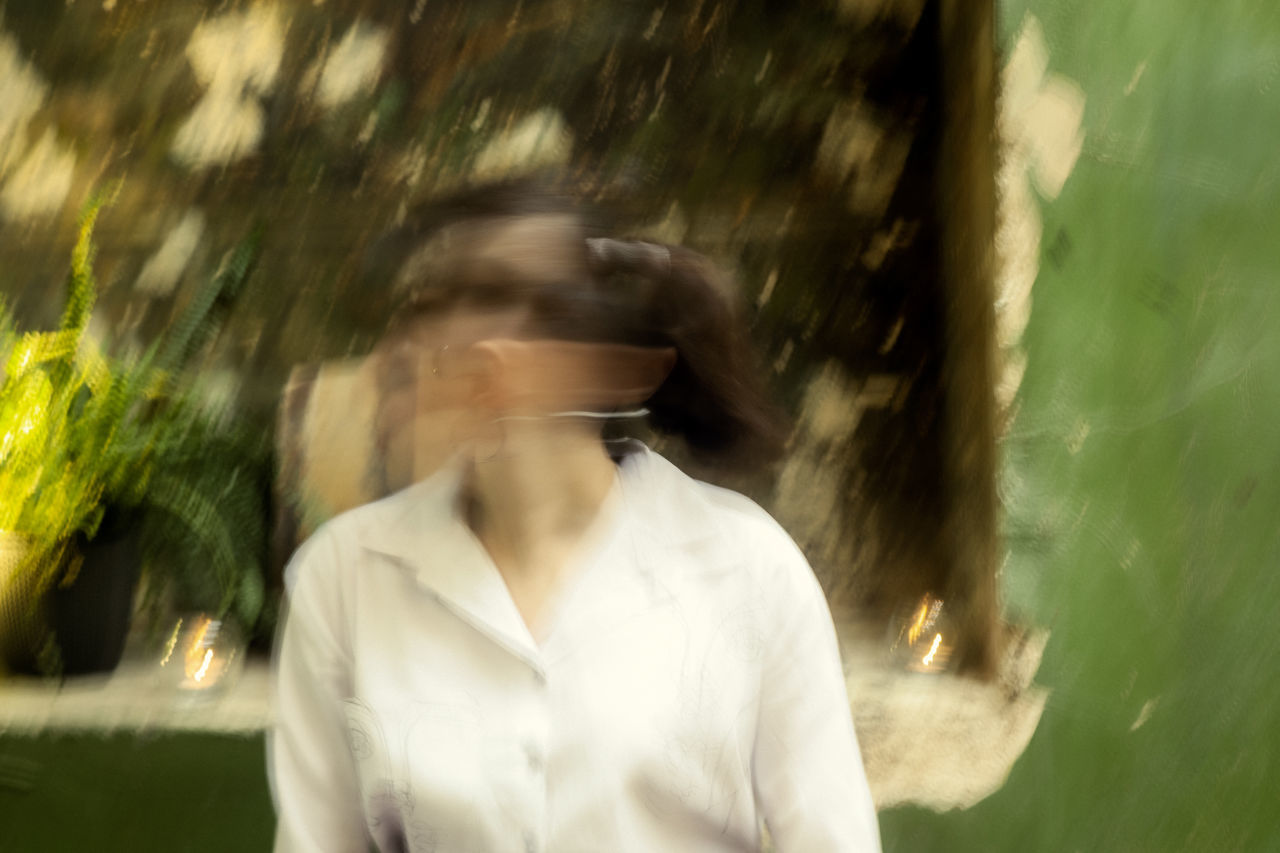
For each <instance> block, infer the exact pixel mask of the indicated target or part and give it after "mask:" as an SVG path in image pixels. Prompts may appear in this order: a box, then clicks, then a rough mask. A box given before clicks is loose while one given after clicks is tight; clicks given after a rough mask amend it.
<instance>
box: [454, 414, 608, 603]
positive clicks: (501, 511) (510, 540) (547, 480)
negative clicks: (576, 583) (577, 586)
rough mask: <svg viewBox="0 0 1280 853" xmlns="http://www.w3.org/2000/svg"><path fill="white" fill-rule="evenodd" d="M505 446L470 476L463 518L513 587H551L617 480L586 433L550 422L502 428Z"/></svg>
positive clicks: (596, 439) (592, 435) (519, 423)
mask: <svg viewBox="0 0 1280 853" xmlns="http://www.w3.org/2000/svg"><path fill="white" fill-rule="evenodd" d="M506 427H507V429H506V436H505V440H504V443H503V447H502V449H501V450H500V452H499V453H497V454H496V455H495V456H494V457H493V458H492V459H488V460H481V461H477V462H476V463H475V464H474V465H473V466H472V467H471V470H470V472H469V475H468V477H467V484H466V490H465V494H466V497H467V504H466V508H467V521H468V524H470V526H471V528H472V530H473V531H474V532H475V534H476V536H477V538H478V539H479V540H480V542H481V543H482V544H483V545H484V546H485V548H486V549H487V550H488V551H489V554H490V556H491V557H492V558H493V560H494V562H495V564H497V566H498V568H499V570H500V571H501V572H502V574H503V576H504V577H505V578H507V580H508V582H509V583H510V582H511V581H512V579H513V578H516V577H519V576H522V575H523V576H537V577H538V581H537V583H538V584H539V585H542V584H543V583H547V584H551V583H554V581H555V579H556V577H557V576H558V573H559V570H560V569H561V568H562V565H563V563H564V561H565V560H566V559H567V557H568V555H569V554H570V553H571V552H572V550H573V549H574V548H575V547H576V546H577V545H578V544H579V542H580V541H581V539H582V537H583V535H584V534H585V533H586V532H587V530H588V528H590V526H591V524H592V522H593V521H594V520H595V519H596V517H597V515H598V514H599V512H600V509H601V507H602V505H603V504H604V501H605V499H606V498H607V497H608V495H609V492H610V490H611V489H612V487H613V482H614V478H615V476H616V473H615V467H614V464H613V461H612V460H611V459H610V458H609V456H608V454H607V453H606V452H605V449H604V446H603V445H602V444H601V442H600V438H599V435H597V434H596V433H595V432H594V431H592V430H591V429H590V428H585V429H577V428H574V427H572V426H570V425H568V424H557V423H554V422H550V421H527V422H525V421H513V422H508V423H507V424H506Z"/></svg>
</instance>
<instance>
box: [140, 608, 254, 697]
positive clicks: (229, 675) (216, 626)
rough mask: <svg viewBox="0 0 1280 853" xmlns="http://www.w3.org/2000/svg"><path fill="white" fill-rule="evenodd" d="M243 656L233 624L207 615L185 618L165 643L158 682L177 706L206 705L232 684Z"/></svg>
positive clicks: (242, 639) (242, 661)
mask: <svg viewBox="0 0 1280 853" xmlns="http://www.w3.org/2000/svg"><path fill="white" fill-rule="evenodd" d="M244 656H245V643H244V637H243V635H242V634H241V633H240V630H239V628H237V627H236V625H235V623H234V622H232V621H230V620H227V619H218V618H216V617H213V616H210V615H208V614H207V613H190V614H186V615H184V616H182V617H180V618H179V619H178V620H177V623H176V624H175V625H174V627H173V630H172V631H171V632H170V634H169V636H168V638H167V639H166V641H165V644H164V649H163V651H162V653H161V657H160V673H161V679H162V680H163V682H164V683H165V685H166V686H167V687H168V688H170V689H171V690H172V691H173V692H174V693H175V694H176V695H177V698H178V701H179V702H181V703H187V702H194V703H199V702H206V701H209V700H212V699H215V698H218V697H220V696H222V695H223V694H224V693H226V691H227V690H228V689H230V688H231V686H232V685H234V684H235V682H236V680H237V679H238V678H239V677H240V673H241V671H242V670H243V669H244Z"/></svg>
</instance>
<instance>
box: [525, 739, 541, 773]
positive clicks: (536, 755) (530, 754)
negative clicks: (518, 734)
mask: <svg viewBox="0 0 1280 853" xmlns="http://www.w3.org/2000/svg"><path fill="white" fill-rule="evenodd" d="M524 754H525V756H526V757H527V758H528V759H529V769H530V770H532V771H533V772H534V773H541V772H542V768H543V761H542V750H540V749H538V747H537V745H536V744H534V743H526V744H525V745H524Z"/></svg>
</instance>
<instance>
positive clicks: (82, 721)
mask: <svg viewBox="0 0 1280 853" xmlns="http://www.w3.org/2000/svg"><path fill="white" fill-rule="evenodd" d="M840 635H841V647H842V649H841V650H842V654H843V656H844V659H845V664H846V684H847V686H848V689H849V697H850V703H851V706H852V708H853V716H854V721H855V723H856V726H857V729H858V737H859V741H860V742H861V746H862V754H863V763H864V765H865V767H866V772H867V779H868V781H869V783H870V785H871V792H872V795H873V797H874V798H875V801H876V806H877V807H878V808H881V809H885V808H891V807H893V806H897V805H903V804H907V803H914V804H917V805H921V806H925V807H926V808H932V809H936V810H947V809H954V808H968V807H970V806H972V805H974V804H975V803H977V802H978V801H980V800H981V799H983V798H984V797H986V796H988V795H989V794H991V793H993V792H995V791H996V790H998V789H999V788H1000V786H1001V785H1003V784H1004V781H1005V779H1006V778H1007V777H1008V774H1009V771H1010V769H1011V768H1012V767H1013V765H1014V763H1015V762H1016V761H1017V759H1018V757H1019V756H1020V755H1021V754H1022V753H1023V751H1024V750H1025V749H1026V747H1027V744H1028V743H1029V742H1030V740H1031V736H1032V735H1033V734H1034V732H1035V730H1036V726H1037V724H1038V723H1039V721H1040V716H1041V714H1042V712H1043V710H1044V705H1045V701H1046V699H1047V697H1048V691H1046V690H1044V689H1043V688H1039V687H1036V686H1034V685H1033V683H1032V679H1033V678H1034V675H1035V672H1036V669H1037V667H1038V666H1039V662H1040V657H1041V654H1042V653H1043V650H1044V645H1045V642H1046V641H1047V634H1044V633H1043V632H1029V633H1026V634H1025V635H1023V638H1022V641H1021V642H1018V643H1015V644H1012V645H1011V647H1010V649H1009V650H1008V651H1007V653H1006V655H1005V659H1004V661H1003V662H1002V664H1001V667H1000V672H999V676H998V677H997V679H996V680H995V681H993V682H991V683H986V682H980V681H975V680H973V679H968V678H962V677H958V676H955V675H949V674H936V675H934V674H920V673H913V672H905V671H902V670H900V669H895V668H893V667H892V666H890V665H889V664H888V662H887V661H886V659H885V655H884V654H883V648H884V643H883V636H882V635H877V634H875V633H869V632H867V631H866V630H864V629H861V628H860V627H859V626H857V625H856V624H850V623H848V622H845V623H844V624H842V625H841V626H840ZM270 676H271V669H270V664H269V662H268V661H267V660H265V659H264V658H251V659H250V660H249V662H248V663H247V664H246V666H245V668H244V670H243V672H242V673H241V675H240V676H239V678H238V679H237V680H236V681H235V683H234V684H233V685H232V686H231V687H230V688H229V689H228V690H227V691H226V692H225V693H223V694H222V695H220V696H216V697H212V698H210V699H209V700H208V701H204V702H199V703H193V702H190V701H185V702H184V701H182V699H181V698H180V697H179V696H178V695H177V694H176V692H175V690H174V688H172V687H167V686H166V685H165V684H164V683H163V681H162V680H161V678H160V676H159V672H158V667H157V666H156V664H155V661H154V660H153V659H152V658H149V657H142V658H127V659H126V661H125V662H124V663H122V664H121V665H120V667H119V668H118V669H117V670H116V672H114V673H113V674H111V675H109V676H94V677H81V678H75V679H68V680H67V681H66V682H65V683H64V684H62V685H61V686H59V685H58V684H57V683H55V682H50V681H45V680H41V679H36V678H9V679H6V680H2V681H0V734H11V733H21V734H39V733H41V732H49V731H92V732H98V733H108V732H113V731H134V732H165V731H174V732H179V731H181V732H208V733H223V734H239V735H245V736H249V735H253V734H256V733H258V732H261V731H264V730H265V729H266V728H268V727H269V726H270V725H271V720H272V712H271V702H270V689H269V688H270Z"/></svg>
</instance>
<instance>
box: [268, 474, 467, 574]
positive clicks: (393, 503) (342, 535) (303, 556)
mask: <svg viewBox="0 0 1280 853" xmlns="http://www.w3.org/2000/svg"><path fill="white" fill-rule="evenodd" d="M451 483H452V479H451V475H450V473H449V472H439V473H438V474H437V475H433V476H431V477H428V478H427V479H425V480H421V481H419V482H418V483H415V484H413V485H411V486H408V487H407V488H404V489H402V490H400V491H398V492H394V493H392V494H390V495H387V496H385V497H382V498H379V499H378V500H375V501H371V502H369V503H366V504H362V505H360V506H357V507H353V508H351V509H348V510H345V511H344V512H341V513H338V514H337V515H335V516H333V517H331V518H329V519H327V520H326V521H324V522H323V523H321V524H320V525H319V526H318V527H317V528H316V529H315V531H314V532H313V533H312V534H311V535H310V536H309V537H307V539H306V540H305V541H304V542H303V543H302V544H301V545H300V546H299V547H298V550H297V551H296V552H295V553H294V556H293V559H292V560H290V565H289V569H288V570H287V571H288V572H289V573H290V574H291V575H297V574H299V573H300V572H306V573H308V574H313V575H324V576H328V577H329V578H330V579H332V580H337V579H338V576H339V575H342V574H350V573H353V572H356V571H357V570H358V568H359V567H361V566H363V565H364V563H365V559H364V557H365V552H366V551H368V550H379V548H380V546H383V545H385V544H386V543H387V542H388V540H389V539H391V538H392V537H393V536H394V535H395V534H397V533H399V532H402V531H401V530H400V528H401V527H402V526H404V524H405V523H406V521H408V519H407V518H406V514H407V513H409V512H410V511H411V510H412V509H415V508H417V509H423V508H424V507H431V506H435V505H436V504H440V505H442V506H443V505H444V502H445V500H446V498H445V497H444V494H445V492H446V491H447V490H448V489H449V488H450V487H451ZM291 580H292V579H291V578H290V577H288V576H286V583H289V582H290V581H291Z"/></svg>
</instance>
